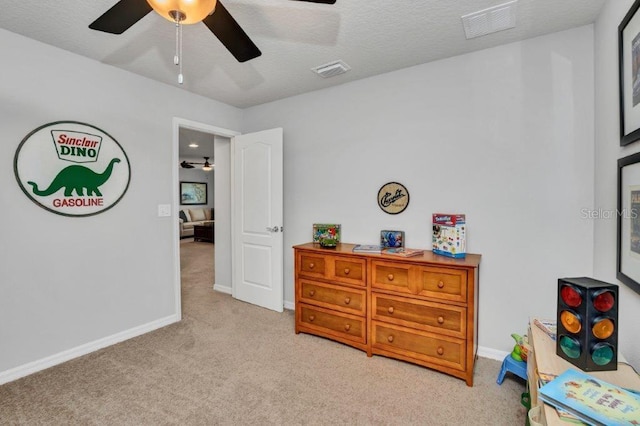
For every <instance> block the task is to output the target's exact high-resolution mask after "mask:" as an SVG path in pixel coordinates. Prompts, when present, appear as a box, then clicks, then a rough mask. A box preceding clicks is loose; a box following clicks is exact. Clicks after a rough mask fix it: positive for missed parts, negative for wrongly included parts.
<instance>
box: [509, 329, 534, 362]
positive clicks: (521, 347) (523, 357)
mask: <svg viewBox="0 0 640 426" xmlns="http://www.w3.org/2000/svg"><path fill="white" fill-rule="evenodd" d="M511 337H513V340H515V341H516V344H515V346H514V347H513V350H512V351H511V358H513V359H515V360H516V361H524V362H527V355H528V354H529V348H530V346H529V340H528V338H527V335H526V334H525V335H524V336H520V335H519V334H516V333H513V334H512V335H511Z"/></svg>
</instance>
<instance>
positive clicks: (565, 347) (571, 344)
mask: <svg viewBox="0 0 640 426" xmlns="http://www.w3.org/2000/svg"><path fill="white" fill-rule="evenodd" d="M560 349H562V352H564V353H565V355H567V356H568V357H569V358H573V359H576V358H578V357H580V342H578V341H577V340H576V339H574V338H573V337H569V336H562V337H560Z"/></svg>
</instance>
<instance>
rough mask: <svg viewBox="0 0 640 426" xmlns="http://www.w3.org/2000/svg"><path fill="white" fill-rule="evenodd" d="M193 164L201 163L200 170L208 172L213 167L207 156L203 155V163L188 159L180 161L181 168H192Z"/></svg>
mask: <svg viewBox="0 0 640 426" xmlns="http://www.w3.org/2000/svg"><path fill="white" fill-rule="evenodd" d="M194 165H202V170H204V171H205V172H208V171H209V170H211V169H212V168H213V164H211V163H209V157H204V163H193V162H190V161H183V162H182V163H180V167H182V168H183V169H193V168H194Z"/></svg>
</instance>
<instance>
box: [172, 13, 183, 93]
mask: <svg viewBox="0 0 640 426" xmlns="http://www.w3.org/2000/svg"><path fill="white" fill-rule="evenodd" d="M173 63H174V64H175V65H177V66H178V83H179V84H182V83H183V82H184V77H183V75H182V25H181V24H180V22H179V21H176V54H175V56H174V57H173Z"/></svg>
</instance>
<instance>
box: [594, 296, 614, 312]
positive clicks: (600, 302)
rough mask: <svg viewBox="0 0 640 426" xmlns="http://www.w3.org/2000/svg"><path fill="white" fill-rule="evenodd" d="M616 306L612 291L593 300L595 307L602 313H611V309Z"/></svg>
mask: <svg viewBox="0 0 640 426" xmlns="http://www.w3.org/2000/svg"><path fill="white" fill-rule="evenodd" d="M614 304H615V298H614V297H613V293H612V292H610V291H603V292H602V293H600V294H597V295H596V296H595V297H594V298H593V307H594V308H596V309H597V310H599V311H600V312H607V311H609V310H610V309H611V308H613V305H614Z"/></svg>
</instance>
